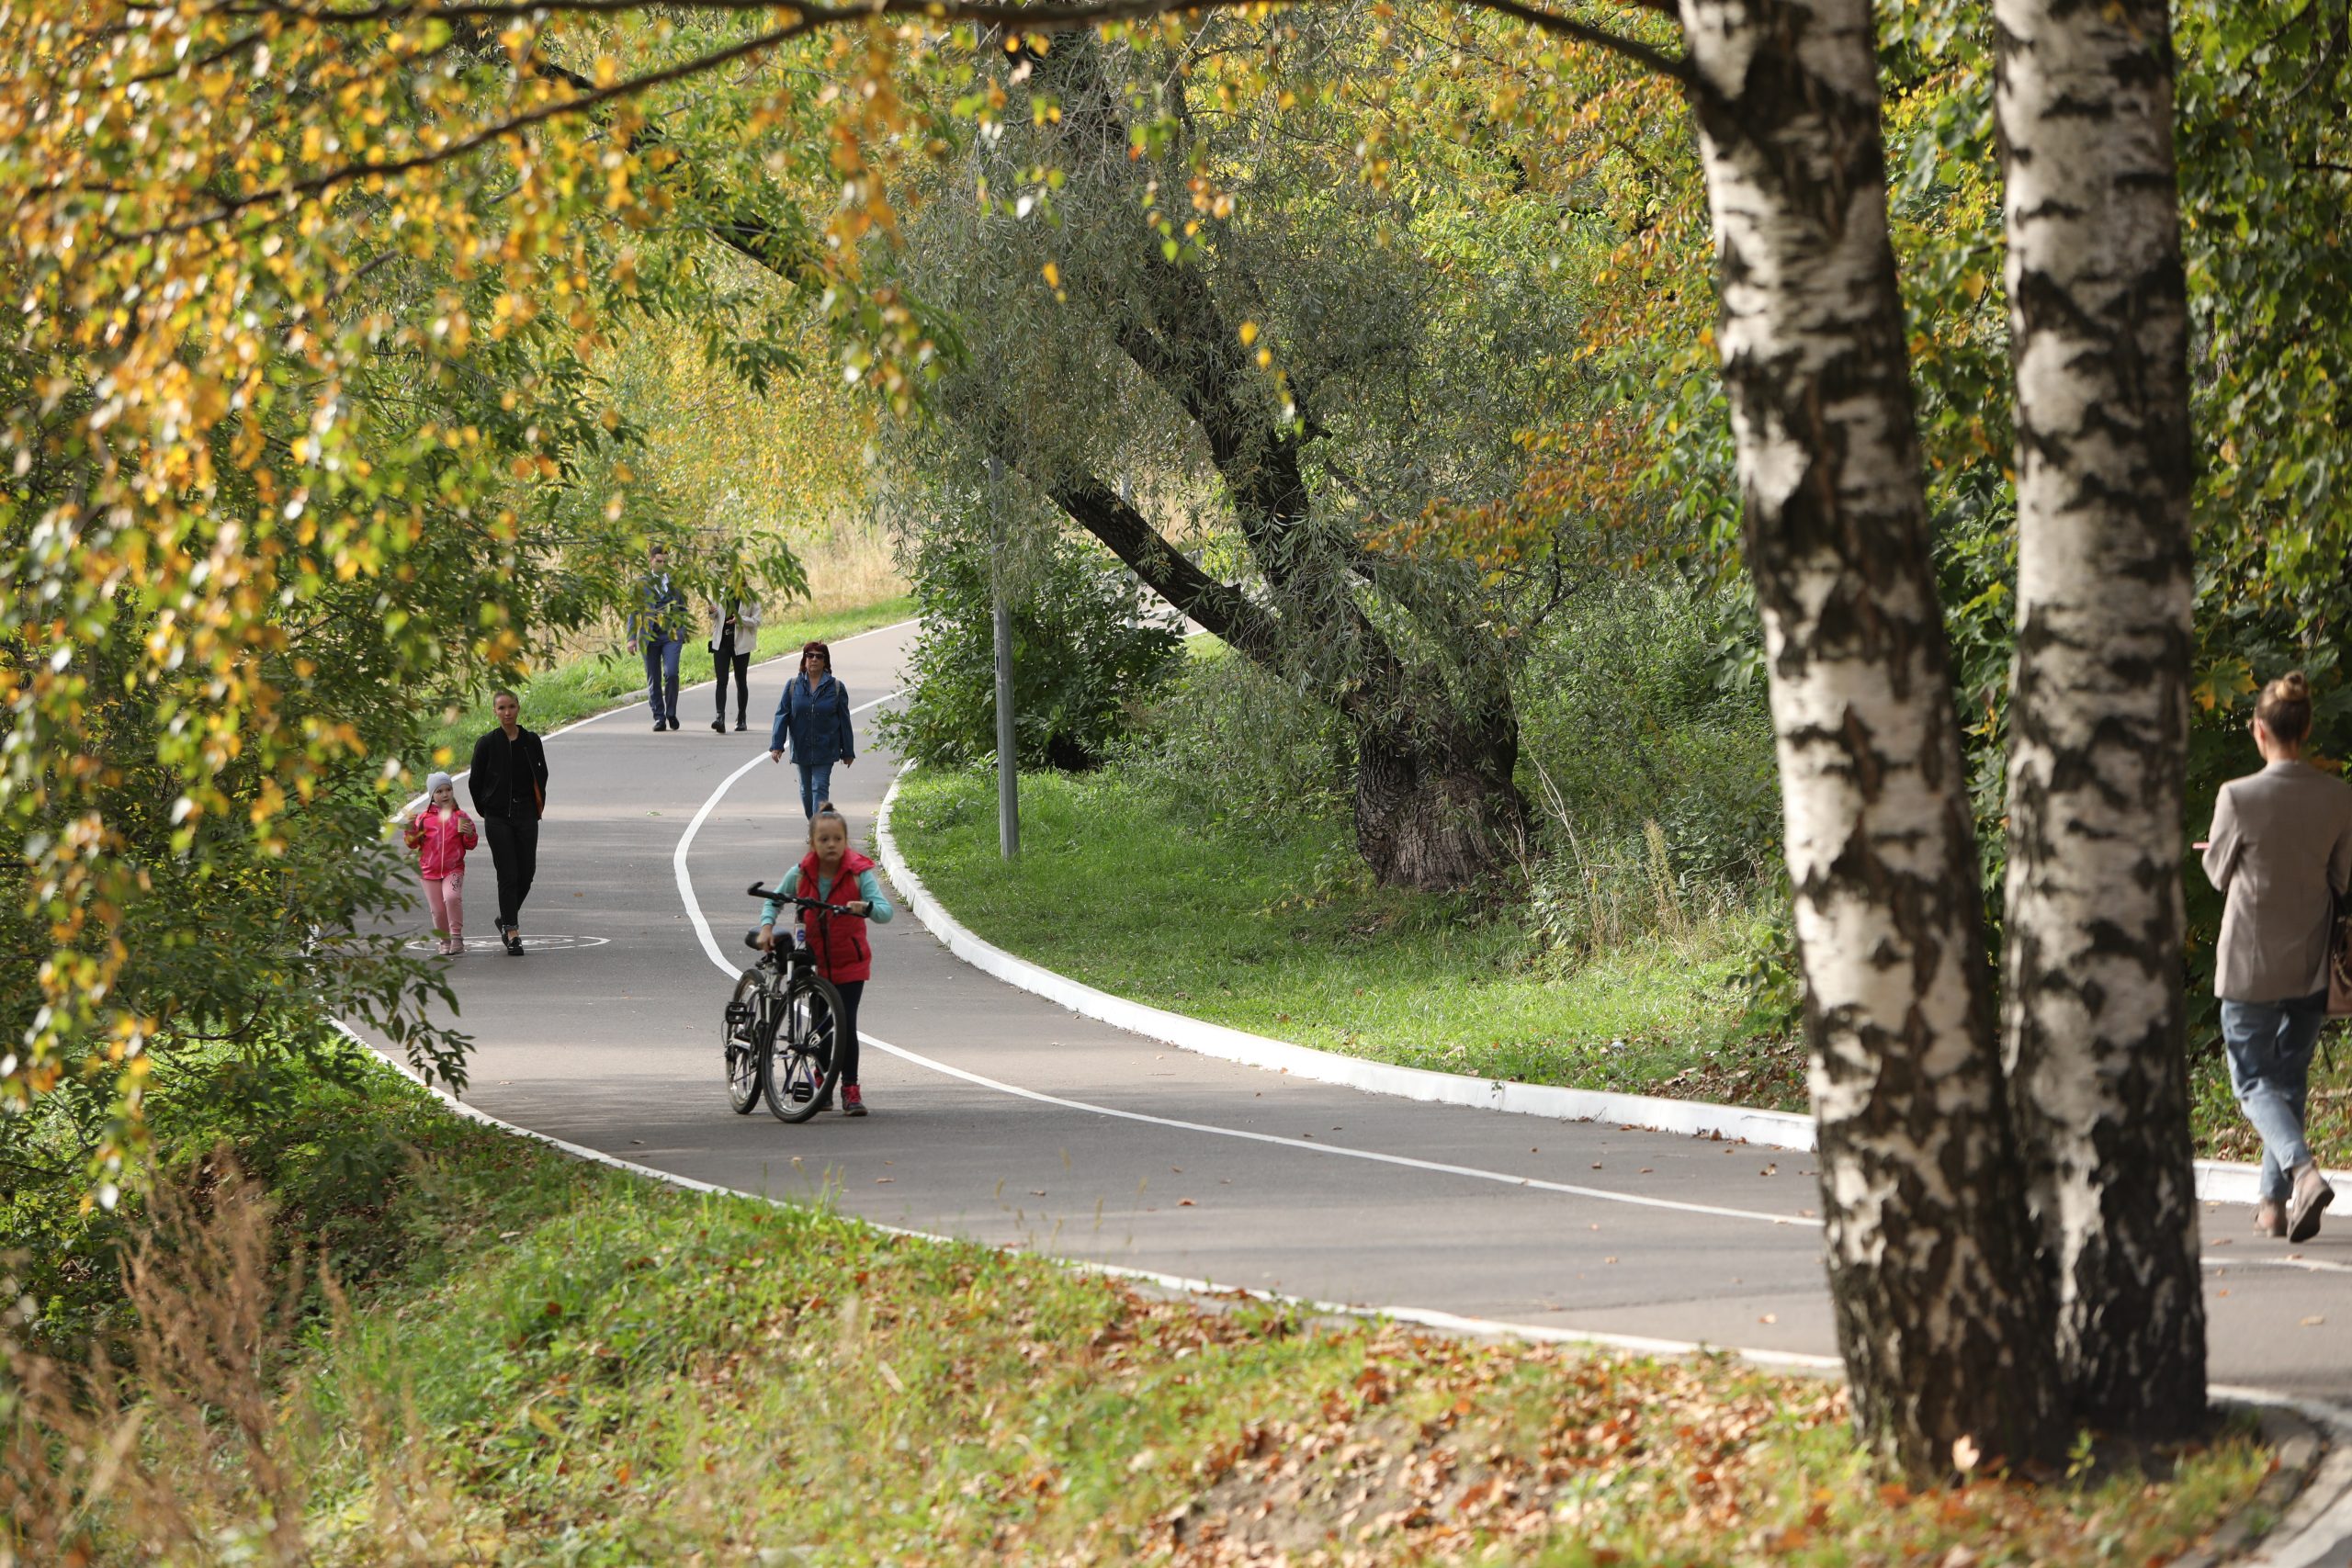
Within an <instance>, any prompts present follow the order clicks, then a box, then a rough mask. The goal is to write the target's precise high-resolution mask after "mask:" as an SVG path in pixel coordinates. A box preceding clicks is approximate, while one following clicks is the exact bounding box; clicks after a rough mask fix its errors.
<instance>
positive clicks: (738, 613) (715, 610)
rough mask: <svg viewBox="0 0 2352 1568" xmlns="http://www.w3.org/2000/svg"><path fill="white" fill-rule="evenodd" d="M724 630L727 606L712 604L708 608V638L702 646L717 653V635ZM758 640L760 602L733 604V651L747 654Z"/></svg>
mask: <svg viewBox="0 0 2352 1568" xmlns="http://www.w3.org/2000/svg"><path fill="white" fill-rule="evenodd" d="M726 629H727V606H726V605H724V604H713V605H712V606H711V607H710V636H709V637H707V639H706V640H705V641H704V643H703V646H704V647H705V648H707V649H710V651H711V652H713V653H717V652H718V634H719V633H721V632H723V631H725V630H726ZM759 640H760V602H759V601H758V600H757V599H750V598H745V599H739V600H737V601H736V602H735V643H734V647H735V651H736V652H738V653H749V652H751V651H752V645H754V644H755V643H757V642H758V641H759Z"/></svg>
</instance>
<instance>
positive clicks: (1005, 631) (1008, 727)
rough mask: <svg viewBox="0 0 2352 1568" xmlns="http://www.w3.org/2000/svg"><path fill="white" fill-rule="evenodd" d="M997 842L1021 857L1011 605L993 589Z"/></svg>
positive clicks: (1011, 855)
mask: <svg viewBox="0 0 2352 1568" xmlns="http://www.w3.org/2000/svg"><path fill="white" fill-rule="evenodd" d="M996 841H997V848H998V849H999V850H1000V851H1001V852H1002V853H1003V855H1004V858H1005V859H1007V860H1019V859H1020V858H1021V769H1020V766H1019V763H1018V762H1017V761H1015V759H1014V755H1013V741H1012V606H1011V605H1009V604H1006V603H1005V602H1004V590H1003V588H1002V587H999V588H998V589H997V591H996Z"/></svg>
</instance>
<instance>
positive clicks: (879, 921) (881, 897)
mask: <svg viewBox="0 0 2352 1568" xmlns="http://www.w3.org/2000/svg"><path fill="white" fill-rule="evenodd" d="M799 882H800V868H799V867H798V866H797V865H796V866H794V867H793V868H792V869H791V870H790V871H789V872H787V873H786V874H785V878H784V880H783V881H782V882H781V883H777V884H773V885H772V886H783V887H794V886H798V885H799ZM832 886H833V879H832V878H831V877H830V876H827V875H826V874H824V873H823V872H821V871H820V872H819V873H818V874H817V897H820V898H824V899H828V900H830V899H831V896H832V895H831V888H832ZM857 896H858V897H861V898H863V899H865V901H866V903H868V904H869V905H871V906H873V907H872V908H869V909H867V910H866V912H865V918H866V919H869V920H872V921H873V922H874V923H875V924H876V925H877V926H887V925H888V924H889V923H890V917H891V916H893V915H895V914H897V913H898V912H899V911H898V910H896V909H894V908H891V907H890V896H889V895H888V894H887V893H885V892H883V891H882V879H881V878H880V877H879V876H877V875H876V874H874V871H873V870H872V868H870V867H869V868H868V869H866V870H865V871H861V872H859V873H858V874H857ZM842 902H847V900H845V899H844V900H842ZM784 907H785V906H784V904H783V902H782V901H781V900H779V899H775V898H771V899H769V900H768V901H767V902H766V903H764V904H763V905H761V906H760V924H762V925H763V926H772V925H774V924H775V920H776V916H777V915H778V914H779V913H781V912H782V911H783V909H784Z"/></svg>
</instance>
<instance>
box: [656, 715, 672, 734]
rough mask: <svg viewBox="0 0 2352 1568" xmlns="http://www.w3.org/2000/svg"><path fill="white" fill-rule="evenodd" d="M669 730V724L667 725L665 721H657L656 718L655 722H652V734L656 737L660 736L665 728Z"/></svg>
mask: <svg viewBox="0 0 2352 1568" xmlns="http://www.w3.org/2000/svg"><path fill="white" fill-rule="evenodd" d="M667 728H670V726H669V724H668V723H667V722H666V721H664V720H662V719H658V718H657V719H655V720H654V721H653V733H654V734H656V735H659V734H661V733H662V731H663V730H665V729H667Z"/></svg>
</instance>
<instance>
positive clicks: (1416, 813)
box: [1355, 712, 1526, 892]
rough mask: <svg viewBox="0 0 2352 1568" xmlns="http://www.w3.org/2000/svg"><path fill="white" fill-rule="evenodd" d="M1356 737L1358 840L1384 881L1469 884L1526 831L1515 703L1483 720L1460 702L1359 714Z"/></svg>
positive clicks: (1420, 885) (1427, 888) (1435, 886)
mask: <svg viewBox="0 0 2352 1568" xmlns="http://www.w3.org/2000/svg"><path fill="white" fill-rule="evenodd" d="M1415 717H1416V716H1409V715H1408V716H1404V717H1402V718H1394V717H1392V718H1387V719H1381V720H1374V719H1360V720H1359V721H1358V722H1357V723H1356V725H1355V737H1356V779H1355V827H1356V849H1357V851H1358V852H1359V853H1361V854H1362V855H1363V859H1364V863H1365V864H1366V865H1368V866H1370V867H1371V868H1372V872H1373V874H1374V876H1376V877H1378V878H1379V879H1380V880H1381V882H1382V883H1383V884H1385V885H1386V886H1391V887H1411V888H1417V889H1419V890H1420V891H1422V892H1439V891H1443V890H1446V889H1451V888H1459V887H1466V886H1469V885H1470V884H1471V883H1473V882H1475V881H1476V880H1477V878H1478V876H1479V875H1480V874H1482V873H1484V872H1486V871H1487V870H1488V869H1490V868H1491V867H1492V866H1493V865H1494V864H1495V863H1496V862H1497V861H1498V860H1500V859H1505V858H1507V857H1508V856H1509V855H1510V852H1512V850H1514V849H1515V848H1516V847H1517V846H1518V845H1519V843H1520V842H1521V840H1522V839H1523V838H1524V835H1525V832H1526V816H1525V810H1524V805H1523V803H1522V802H1521V799H1520V795H1519V786H1518V784H1517V783H1516V782H1515V781H1514V780H1513V778H1512V776H1511V775H1512V772H1513V770H1514V769H1515V768H1517V766H1518V764H1519V726H1518V724H1517V722H1516V721H1515V720H1513V718H1512V717H1511V716H1510V714H1509V713H1508V712H1505V713H1503V714H1501V715H1499V716H1495V717H1491V718H1489V719H1488V721H1487V723H1485V724H1483V725H1480V724H1476V723H1474V722H1469V721H1466V720H1465V719H1464V718H1463V717H1461V716H1456V715H1454V714H1453V713H1451V712H1441V713H1433V714H1429V715H1423V716H1418V717H1419V718H1422V719H1424V720H1426V721H1428V722H1423V723H1416V722H1413V720H1414V718H1415Z"/></svg>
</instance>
